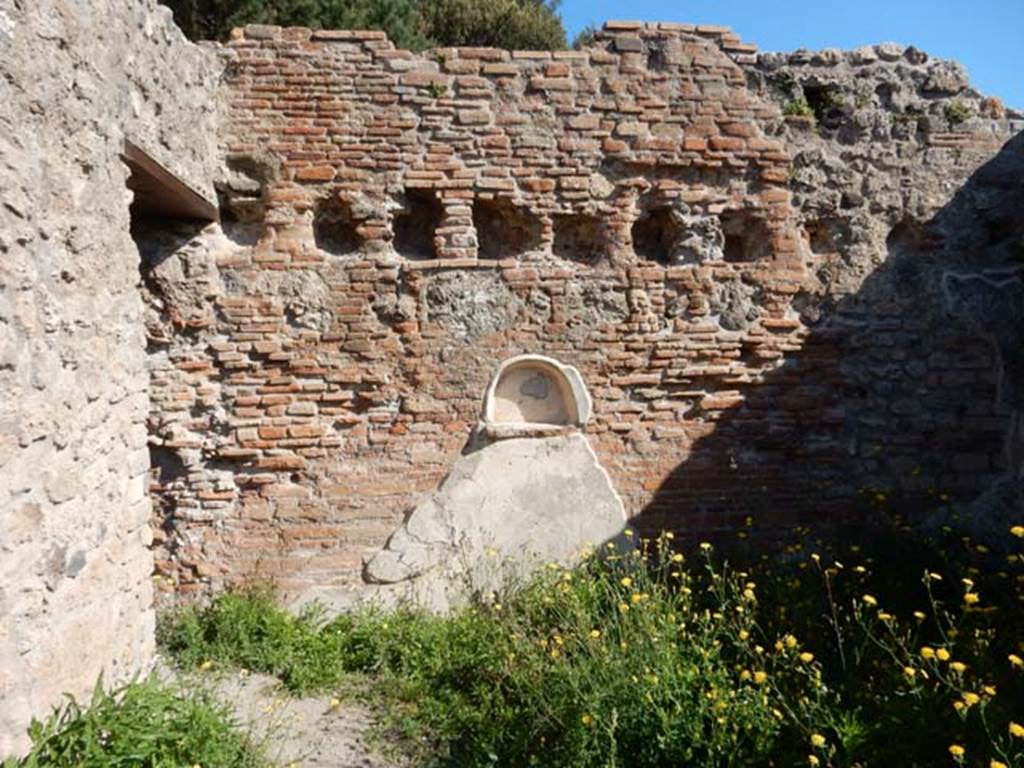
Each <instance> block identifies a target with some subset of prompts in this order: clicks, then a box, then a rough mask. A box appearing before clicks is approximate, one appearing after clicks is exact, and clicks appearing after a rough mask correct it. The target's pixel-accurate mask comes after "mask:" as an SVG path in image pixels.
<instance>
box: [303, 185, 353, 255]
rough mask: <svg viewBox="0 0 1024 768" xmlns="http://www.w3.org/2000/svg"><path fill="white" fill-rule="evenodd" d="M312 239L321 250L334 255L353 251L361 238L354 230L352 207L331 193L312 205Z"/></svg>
mask: <svg viewBox="0 0 1024 768" xmlns="http://www.w3.org/2000/svg"><path fill="white" fill-rule="evenodd" d="M313 241H314V242H315V243H316V247H317V248H319V249H320V250H321V251H325V252H327V253H330V254H333V255H335V256H345V255H346V254H350V253H355V252H356V251H358V250H359V249H360V248H361V247H362V245H363V240H362V238H361V237H360V236H359V233H358V232H357V230H356V222H355V220H354V219H353V218H352V208H351V206H350V205H349V203H348V202H347V201H346V200H342V199H341V198H340V197H338V196H337V195H332V196H331V197H327V198H325V199H323V200H320V201H318V202H317V203H316V205H315V206H314V207H313Z"/></svg>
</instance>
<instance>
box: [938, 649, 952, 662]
mask: <svg viewBox="0 0 1024 768" xmlns="http://www.w3.org/2000/svg"><path fill="white" fill-rule="evenodd" d="M935 655H936V656H937V657H938V659H939V661H949V651H947V650H946V649H945V648H939V650H937V651H936V652H935Z"/></svg>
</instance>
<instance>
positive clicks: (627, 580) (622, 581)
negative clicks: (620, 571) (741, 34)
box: [619, 576, 633, 587]
mask: <svg viewBox="0 0 1024 768" xmlns="http://www.w3.org/2000/svg"><path fill="white" fill-rule="evenodd" d="M619 584H621V585H622V586H624V587H631V586H633V580H632V579H631V578H629V576H623V577H622V578H621V579H619Z"/></svg>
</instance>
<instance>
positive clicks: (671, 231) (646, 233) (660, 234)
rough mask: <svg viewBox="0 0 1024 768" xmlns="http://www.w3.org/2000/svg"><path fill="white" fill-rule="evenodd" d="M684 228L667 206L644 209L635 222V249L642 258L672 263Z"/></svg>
mask: <svg viewBox="0 0 1024 768" xmlns="http://www.w3.org/2000/svg"><path fill="white" fill-rule="evenodd" d="M681 235H682V228H681V227H680V226H679V223H678V222H677V221H676V220H675V218H674V217H673V215H672V209H671V208H668V207H667V206H661V207H657V208H651V209H649V210H646V211H644V212H643V213H642V214H641V215H640V218H638V219H637V220H636V222H635V223H634V224H633V251H634V252H635V253H636V255H637V256H639V257H640V258H642V259H647V260H648V261H656V262H658V263H659V264H671V263H672V262H673V261H674V260H675V255H676V248H677V245H678V242H679V237H680V236H681Z"/></svg>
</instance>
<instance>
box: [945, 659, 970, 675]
mask: <svg viewBox="0 0 1024 768" xmlns="http://www.w3.org/2000/svg"><path fill="white" fill-rule="evenodd" d="M949 668H950V669H952V670H953V671H954V672H958V673H960V674H963V673H964V672H965V671H966V670H967V665H966V664H964V663H963V662H962V661H954V662H951V663H950V665H949Z"/></svg>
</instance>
